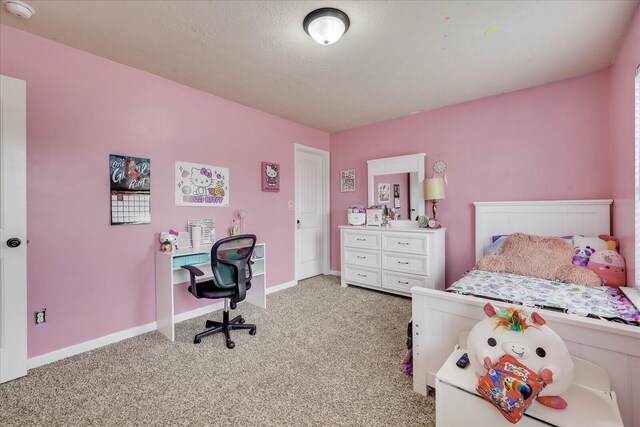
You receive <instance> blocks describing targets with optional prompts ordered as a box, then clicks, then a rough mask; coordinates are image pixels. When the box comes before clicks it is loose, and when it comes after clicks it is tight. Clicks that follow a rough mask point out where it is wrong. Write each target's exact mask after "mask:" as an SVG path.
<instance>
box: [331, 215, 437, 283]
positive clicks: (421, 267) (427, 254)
mask: <svg viewBox="0 0 640 427" xmlns="http://www.w3.org/2000/svg"><path fill="white" fill-rule="evenodd" d="M444 233H445V229H444V228H439V229H424V228H384V227H366V226H341V227H340V259H341V282H342V286H347V285H355V286H363V287H366V288H372V289H377V290H381V291H384V292H390V293H394V294H399V295H405V296H411V291H410V289H411V288H412V287H414V286H421V287H424V288H430V289H441V290H444V260H445V258H444Z"/></svg>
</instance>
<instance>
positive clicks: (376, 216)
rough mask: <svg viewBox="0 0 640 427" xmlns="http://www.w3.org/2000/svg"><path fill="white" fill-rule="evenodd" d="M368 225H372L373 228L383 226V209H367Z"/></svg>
mask: <svg viewBox="0 0 640 427" xmlns="http://www.w3.org/2000/svg"><path fill="white" fill-rule="evenodd" d="M367 225H372V226H376V225H377V226H380V225H382V209H380V208H369V209H367Z"/></svg>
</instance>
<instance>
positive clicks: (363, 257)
mask: <svg viewBox="0 0 640 427" xmlns="http://www.w3.org/2000/svg"><path fill="white" fill-rule="evenodd" d="M357 257H358V258H360V259H367V257H366V256H360V255H357Z"/></svg>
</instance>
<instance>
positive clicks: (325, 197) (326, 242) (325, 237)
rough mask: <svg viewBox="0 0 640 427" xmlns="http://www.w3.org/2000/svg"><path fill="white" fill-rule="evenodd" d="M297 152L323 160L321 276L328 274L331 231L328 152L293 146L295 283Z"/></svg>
mask: <svg viewBox="0 0 640 427" xmlns="http://www.w3.org/2000/svg"><path fill="white" fill-rule="evenodd" d="M297 152H307V153H313V154H319V155H321V156H322V159H323V168H322V175H323V179H322V217H323V221H322V245H323V251H322V262H321V266H322V268H321V269H322V274H329V263H330V253H329V250H330V243H331V238H330V236H331V230H330V229H329V227H330V217H329V214H330V211H329V200H330V198H329V195H330V194H329V186H330V175H329V173H330V172H329V171H330V167H329V166H330V163H329V162H330V160H331V156H330V155H329V152H328V151H325V150H320V149H319V148H314V147H308V146H306V145H302V144H293V165H294V167H293V179H294V191H293V198H294V201H293V203H294V209H293V212H294V221H293V232H294V234H293V248H294V276H295V277H294V278H295V280H296V281H297V280H298V248H297V247H296V246H297V239H296V235H297V234H296V233H297V228H298V227H297V224H296V221H295V213H296V209H297V207H296V203H297V200H295V197H296V194H295V193H296V190H295V186H296V183H295V179H296V153H297Z"/></svg>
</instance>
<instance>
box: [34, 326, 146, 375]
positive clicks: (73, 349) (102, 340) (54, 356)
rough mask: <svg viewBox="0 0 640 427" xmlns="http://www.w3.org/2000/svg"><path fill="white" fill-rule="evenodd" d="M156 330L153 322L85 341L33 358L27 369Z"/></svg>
mask: <svg viewBox="0 0 640 427" xmlns="http://www.w3.org/2000/svg"><path fill="white" fill-rule="evenodd" d="M156 329H157V325H156V322H151V323H147V324H146V325H142V326H135V327H133V328H129V329H125V330H123V331H119V332H114V333H113V334H109V335H105V336H103V337H99V338H95V339H92V340H89V341H85V342H83V343H80V344H75V345H71V346H69V347H65V348H61V349H60V350H54V351H52V352H50V353H46V354H42V355H40V356H35V357H31V358H29V359H27V369H33V368H37V367H38V366H42V365H47V364H49V363H53V362H56V361H58V360H60V359H65V358H67V357H71V356H75V355H76V354H80V353H84V352H85V351H91V350H95V349H96V348H100V347H104V346H105V345H109V344H113V343H115V342H118V341H122V340H126V339H127V338H133V337H135V336H137V335H141V334H146V333H147V332H151V331H154V330H156Z"/></svg>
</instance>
